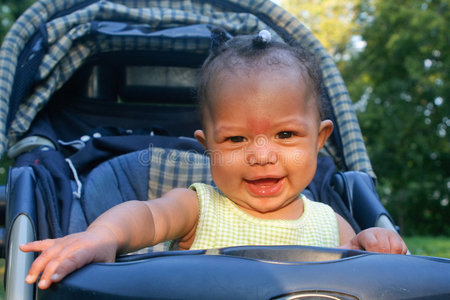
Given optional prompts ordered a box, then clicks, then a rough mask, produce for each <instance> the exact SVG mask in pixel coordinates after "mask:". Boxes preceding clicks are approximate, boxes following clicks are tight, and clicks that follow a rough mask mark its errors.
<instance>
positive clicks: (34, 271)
mask: <svg viewBox="0 0 450 300" xmlns="http://www.w3.org/2000/svg"><path fill="white" fill-rule="evenodd" d="M57 251H59V247H51V248H47V249H45V250H44V251H42V253H41V254H40V255H39V256H38V257H37V258H36V259H35V260H34V262H33V263H32V264H31V267H30V270H29V271H28V275H27V276H26V277H25V282H26V283H28V284H33V283H35V282H36V280H37V278H38V277H39V274H41V273H42V272H43V271H44V269H45V268H46V266H47V265H48V263H49V262H50V261H51V260H52V259H53V256H54V254H55V253H56V252H57Z"/></svg>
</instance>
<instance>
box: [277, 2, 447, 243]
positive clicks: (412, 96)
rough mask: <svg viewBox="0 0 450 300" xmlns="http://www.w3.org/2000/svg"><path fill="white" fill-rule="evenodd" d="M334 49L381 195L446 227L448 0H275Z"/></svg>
mask: <svg viewBox="0 0 450 300" xmlns="http://www.w3.org/2000/svg"><path fill="white" fill-rule="evenodd" d="M281 5H282V6H284V7H286V8H287V9H288V10H289V11H290V12H291V13H293V14H294V15H296V16H297V17H298V18H299V19H300V20H302V21H303V22H305V23H306V24H307V25H308V26H309V27H310V29H311V30H312V31H313V32H314V33H315V34H316V36H317V37H318V38H319V40H321V42H322V43H323V44H324V45H325V47H327V48H328V49H329V51H330V53H332V54H333V55H334V57H335V60H336V62H337V63H338V66H339V69H340V70H341V72H342V75H343V77H344V80H345V82H346V84H347V87H348V90H349V93H350V96H351V98H352V99H353V101H354V104H355V109H356V112H357V116H358V119H359V122H360V126H361V130H362V133H363V135H364V140H365V143H366V146H367V150H368V153H369V156H370V158H371V162H372V165H373V168H374V170H375V173H376V174H377V176H378V186H377V188H378V193H379V195H380V198H381V200H382V202H383V204H384V205H385V206H386V207H387V209H388V211H389V212H390V213H391V214H392V216H393V217H394V219H395V220H396V222H397V223H398V224H399V225H400V228H401V231H402V233H403V234H406V235H407V236H413V235H433V236H436V235H441V236H447V237H448V236H450V206H449V200H450V131H449V126H450V84H449V81H450V47H449V45H450V34H449V31H448V29H449V28H450V0H403V1H384V0H346V1H342V0H308V1H305V0H297V1H296V0H283V1H282V2H281Z"/></svg>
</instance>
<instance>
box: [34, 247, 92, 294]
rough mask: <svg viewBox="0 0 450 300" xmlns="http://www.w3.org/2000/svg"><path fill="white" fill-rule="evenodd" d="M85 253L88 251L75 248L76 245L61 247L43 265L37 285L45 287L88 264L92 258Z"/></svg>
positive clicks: (41, 287)
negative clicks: (60, 249) (59, 250)
mask: <svg viewBox="0 0 450 300" xmlns="http://www.w3.org/2000/svg"><path fill="white" fill-rule="evenodd" d="M87 254H88V252H86V251H83V250H79V249H76V247H70V246H69V247H66V248H65V249H63V250H62V251H61V252H60V253H59V254H58V255H57V256H56V257H54V258H53V259H52V260H51V261H50V262H49V263H48V264H47V266H46V267H45V270H44V272H43V273H42V276H41V279H40V280H39V284H38V287H39V288H40V289H46V288H48V287H49V286H50V285H51V284H52V283H54V282H59V281H61V280H62V279H63V278H64V277H66V276H67V274H69V273H72V272H73V271H75V270H77V269H79V268H81V267H82V266H84V265H86V264H88V263H89V262H90V261H91V260H92V258H91V257H90V256H89V255H87Z"/></svg>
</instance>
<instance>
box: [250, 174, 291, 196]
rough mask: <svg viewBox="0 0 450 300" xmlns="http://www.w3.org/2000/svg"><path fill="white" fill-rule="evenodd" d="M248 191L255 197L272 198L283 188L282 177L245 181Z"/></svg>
mask: <svg viewBox="0 0 450 300" xmlns="http://www.w3.org/2000/svg"><path fill="white" fill-rule="evenodd" d="M245 182H246V183H247V186H248V189H249V190H250V192H251V193H252V194H255V195H257V196H272V195H274V194H276V193H278V192H279V191H280V190H281V187H282V186H283V182H284V177H281V178H261V179H256V180H245Z"/></svg>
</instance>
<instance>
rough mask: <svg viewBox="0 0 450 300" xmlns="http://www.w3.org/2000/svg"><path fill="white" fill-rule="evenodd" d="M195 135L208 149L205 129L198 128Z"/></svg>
mask: <svg viewBox="0 0 450 300" xmlns="http://www.w3.org/2000/svg"><path fill="white" fill-rule="evenodd" d="M194 136H195V138H196V139H197V141H198V142H199V143H200V144H202V146H203V148H205V149H207V148H206V136H205V133H204V132H203V130H201V129H197V130H196V131H195V132H194Z"/></svg>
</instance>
